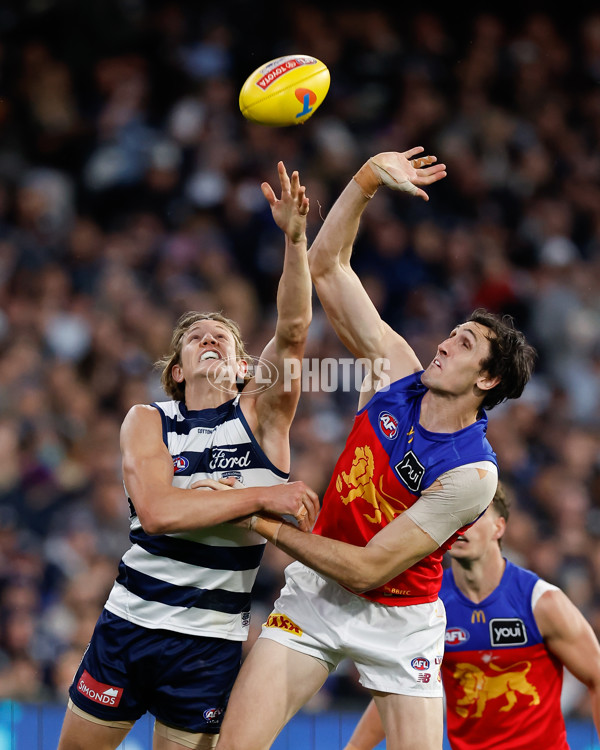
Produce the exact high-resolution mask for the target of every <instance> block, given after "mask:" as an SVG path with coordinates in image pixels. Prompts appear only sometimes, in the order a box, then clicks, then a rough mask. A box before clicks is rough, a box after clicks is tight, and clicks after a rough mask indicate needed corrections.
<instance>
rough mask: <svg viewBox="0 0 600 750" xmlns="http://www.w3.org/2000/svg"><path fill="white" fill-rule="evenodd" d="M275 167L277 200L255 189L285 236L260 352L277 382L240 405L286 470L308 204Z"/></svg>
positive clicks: (304, 301)
mask: <svg viewBox="0 0 600 750" xmlns="http://www.w3.org/2000/svg"><path fill="white" fill-rule="evenodd" d="M277 169H278V173H279V181H280V184H281V198H280V199H277V197H276V196H275V192H274V191H273V188H272V187H271V186H270V185H269V184H268V183H266V182H264V183H263V184H262V186H261V187H262V191H263V194H264V195H265V198H266V199H267V200H268V201H269V205H270V206H271V211H272V214H273V218H274V219H275V222H276V223H277V225H278V226H279V227H280V229H282V230H283V232H284V233H285V255H284V260H283V271H282V274H281V278H280V280H279V287H278V290H277V324H276V328H275V335H274V337H273V338H272V339H271V341H270V342H269V343H268V344H267V346H266V348H265V350H264V351H263V353H262V358H263V359H265V360H267V361H268V362H269V363H271V364H272V365H274V366H275V368H276V371H277V373H278V378H277V381H276V382H275V384H274V385H273V386H272V387H270V388H268V389H265V390H262V391H260V389H257V388H256V387H255V385H254V384H251V387H247V390H248V391H249V392H252V391H254V392H255V393H256V392H257V391H258V395H256V396H255V397H252V398H250V399H248V398H245V397H244V396H243V395H242V402H241V403H242V409H243V411H244V414H245V415H246V418H247V419H248V420H249V422H250V424H251V426H252V429H253V431H254V432H255V435H256V437H257V439H258V441H259V443H260V444H261V446H262V448H263V450H264V451H265V453H266V454H267V455H268V457H269V458H270V459H271V460H272V461H273V463H274V464H275V465H276V466H278V467H279V468H281V469H284V470H287V469H288V468H289V461H290V456H289V444H288V432H289V428H290V425H291V423H292V419H293V418H294V414H295V412H296V407H297V405H298V399H299V398H300V383H301V380H300V372H301V366H302V357H303V356H304V347H305V344H306V337H307V335H308V328H309V325H310V321H311V316H312V301H311V297H312V283H311V279H310V271H309V269H308V258H307V250H306V248H307V243H306V216H307V214H308V210H309V201H308V198H307V197H306V195H305V188H304V186H302V185H300V177H299V175H298V172H293V173H292V177H291V179H290V178H289V177H288V174H287V172H286V169H285V166H284V164H283V162H279V164H278V165H277ZM259 374H260V373H259Z"/></svg>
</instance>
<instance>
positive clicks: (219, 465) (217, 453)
mask: <svg viewBox="0 0 600 750" xmlns="http://www.w3.org/2000/svg"><path fill="white" fill-rule="evenodd" d="M232 453H237V448H215V450H213V452H212V454H211V458H210V463H209V464H208V468H209V469H210V470H211V471H214V470H215V469H247V468H248V467H249V466H250V451H246V453H245V454H244V455H243V456H235V455H233V456H232V455H231V454H232Z"/></svg>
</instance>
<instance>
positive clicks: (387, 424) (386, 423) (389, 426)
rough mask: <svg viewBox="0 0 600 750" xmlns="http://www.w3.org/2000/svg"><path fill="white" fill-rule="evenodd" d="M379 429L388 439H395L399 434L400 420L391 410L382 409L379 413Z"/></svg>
mask: <svg viewBox="0 0 600 750" xmlns="http://www.w3.org/2000/svg"><path fill="white" fill-rule="evenodd" d="M379 429H380V430H381V431H382V432H383V434H384V435H385V436H386V438H387V439H388V440H394V438H395V437H396V436H397V435H398V420H397V419H396V417H394V416H392V415H391V414H390V413H389V411H382V412H381V414H380V415H379Z"/></svg>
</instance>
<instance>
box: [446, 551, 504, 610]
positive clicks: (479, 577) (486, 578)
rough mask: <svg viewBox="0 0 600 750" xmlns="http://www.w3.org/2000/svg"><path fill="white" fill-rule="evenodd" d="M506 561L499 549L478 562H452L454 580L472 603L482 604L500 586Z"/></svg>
mask: <svg viewBox="0 0 600 750" xmlns="http://www.w3.org/2000/svg"><path fill="white" fill-rule="evenodd" d="M505 568H506V561H505V560H504V558H503V557H502V552H501V551H500V548H498V549H497V550H494V551H493V552H492V553H491V554H490V555H488V556H486V557H485V558H480V559H479V560H470V561H467V560H456V559H454V560H452V572H453V573H454V580H455V582H456V585H457V586H458V588H459V589H460V590H461V591H462V593H463V594H464V595H465V596H466V597H467V599H470V600H471V601H472V602H475V603H476V604H478V603H479V602H482V601H483V600H484V599H487V597H488V596H489V595H490V594H491V593H492V592H493V591H494V589H496V588H497V587H498V586H499V585H500V581H501V580H502V576H503V575H504V569H505Z"/></svg>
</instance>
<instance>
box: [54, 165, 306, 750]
mask: <svg viewBox="0 0 600 750" xmlns="http://www.w3.org/2000/svg"><path fill="white" fill-rule="evenodd" d="M278 170H279V179H280V183H281V199H280V200H277V199H276V197H275V194H274V192H273V190H272V188H271V187H270V186H269V185H268V184H267V183H264V184H263V186H262V189H263V192H264V194H265V196H266V198H267V199H268V201H269V203H270V206H271V210H272V213H273V217H274V219H275V221H276V223H277V224H278V225H279V227H280V228H281V229H282V230H283V231H284V232H285V237H286V243H285V244H286V247H285V259H284V268H283V273H282V276H281V281H280V284H279V290H278V299H277V303H278V320H277V326H276V330H275V336H274V338H273V339H272V340H271V341H270V343H269V344H268V345H267V347H266V349H265V350H264V352H263V358H264V359H266V360H268V361H269V362H270V363H272V364H273V365H275V366H276V367H278V368H279V371H280V372H283V360H284V358H289V359H291V360H292V361H295V360H301V359H302V356H303V351H304V344H305V340H306V335H307V331H308V327H309V324H310V319H311V281H310V273H309V269H308V261H307V254H306V234H305V228H306V215H307V213H308V208H309V205H308V199H307V198H306V196H305V189H304V187H302V186H301V185H300V182H299V177H298V173H297V172H294V173H293V175H292V178H291V180H290V179H289V177H288V175H287V173H286V171H285V168H284V165H283V163H281V162H280V163H279V165H278ZM162 364H163V372H162V382H163V385H164V387H165V390H166V392H167V394H168V395H169V396H170V397H171V399H172V400H170V401H165V402H161V403H157V404H152V405H151V406H145V405H136V406H134V407H133V408H132V409H131V410H130V412H129V413H128V414H127V416H126V417H125V420H124V422H123V426H122V430H121V450H122V454H123V478H124V484H125V489H126V492H127V496H128V499H129V503H130V509H131V532H130V538H131V542H132V546H131V548H130V549H129V550H128V551H127V552H126V553H125V554H124V555H123V559H122V560H121V563H120V565H119V574H118V577H117V580H116V581H115V584H114V587H113V589H112V591H111V593H110V595H109V598H108V600H107V602H106V604H105V606H104V610H103V612H102V614H101V615H100V618H99V620H98V623H97V625H96V628H95V630H94V634H93V636H92V640H91V643H90V645H89V646H88V649H87V650H86V652H85V655H84V657H83V660H82V662H81V664H80V667H79V669H78V670H77V673H76V675H75V678H74V680H73V683H72V685H71V688H70V691H69V695H70V698H69V706H68V709H67V712H66V716H65V720H64V723H63V729H62V734H61V738H60V743H59V750H112V749H113V748H116V747H117V746H118V745H119V744H120V743H121V741H122V740H123V738H124V737H125V735H126V734H127V733H128V731H129V730H130V729H131V727H132V726H133V724H134V722H135V721H136V720H137V719H139V718H140V717H141V716H142V714H144V713H145V712H146V711H149V712H150V713H152V714H154V716H155V717H156V724H155V730H154V745H153V746H154V750H175V749H176V748H181V747H186V748H210V747H213V746H214V744H215V742H216V739H217V735H218V732H219V727H220V725H221V720H222V717H223V712H224V710H225V706H226V704H227V699H228V697H229V692H230V690H231V686H232V685H233V681H234V679H235V677H236V675H237V672H238V670H239V665H240V660H241V646H242V641H244V640H245V639H246V638H247V634H248V626H249V621H250V592H251V589H252V585H253V583H254V580H255V577H256V573H257V569H258V565H259V563H260V559H261V556H262V553H263V549H264V544H265V542H264V540H263V539H262V538H261V537H259V536H258V535H257V534H254V533H252V532H249V531H247V530H245V529H242V528H236V527H234V526H231V525H224V524H225V522H226V521H230V520H232V519H235V518H239V517H241V516H247V515H248V514H252V513H256V512H261V511H262V512H268V513H269V514H271V515H275V516H281V515H283V514H289V515H291V516H295V517H296V518H297V519H298V520H299V524H300V528H301V529H303V530H304V531H306V530H308V529H309V528H310V527H311V526H312V524H313V522H314V519H315V516H316V512H317V509H318V499H317V497H316V495H315V494H314V493H313V492H312V491H311V490H309V489H308V488H307V487H306V486H305V485H304V484H303V483H302V482H293V483H289V484H286V481H287V478H288V472H289V468H290V448H289V430H290V425H291V423H292V419H293V416H294V413H295V410H296V406H297V403H298V398H299V394H300V381H299V379H298V380H295V381H292V382H291V383H289V382H284V379H283V378H282V377H280V378H279V379H278V380H277V382H276V383H275V385H274V386H273V387H271V388H269V389H267V390H262V391H259V389H258V388H257V387H256V383H255V382H254V381H253V380H250V381H249V382H247V383H246V385H245V387H244V389H243V390H242V391H241V393H239V392H238V388H237V382H238V381H239V380H241V381H243V379H244V377H245V376H246V372H247V367H248V359H247V356H246V353H245V351H244V345H243V343H242V340H241V337H240V332H239V329H238V327H237V325H236V324H235V323H233V322H232V321H230V320H228V319H227V318H225V317H223V316H222V315H220V314H216V313H209V314H203V313H188V314H186V315H184V316H183V317H182V318H181V319H180V321H179V323H178V325H177V327H176V328H175V331H174V333H173V339H172V350H171V353H170V355H169V356H168V357H166V358H165V360H164V362H163V363H162ZM224 477H228V478H229V479H230V481H232V480H233V479H236V480H238V482H241V483H242V485H244V487H245V488H246V489H227V488H223V487H222V485H220V484H219V483H218V480H221V479H223V478H224ZM236 486H237V485H236ZM207 487H212V488H213V489H207ZM219 487H221V489H218V488H219ZM200 488H201V489H203V490H204V491H199V490H200ZM252 488H254V489H252Z"/></svg>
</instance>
